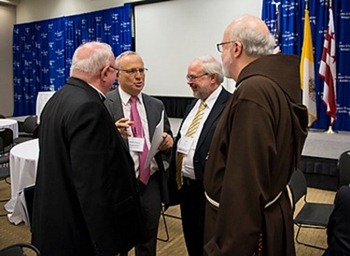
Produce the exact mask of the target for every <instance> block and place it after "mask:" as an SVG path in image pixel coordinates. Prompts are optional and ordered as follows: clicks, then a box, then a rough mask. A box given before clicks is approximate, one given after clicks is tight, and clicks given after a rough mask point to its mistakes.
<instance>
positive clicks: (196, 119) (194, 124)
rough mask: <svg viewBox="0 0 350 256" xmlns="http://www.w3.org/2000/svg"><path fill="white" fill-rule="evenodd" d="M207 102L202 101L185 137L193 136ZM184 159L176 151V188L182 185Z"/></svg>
mask: <svg viewBox="0 0 350 256" xmlns="http://www.w3.org/2000/svg"><path fill="white" fill-rule="evenodd" d="M206 106H207V104H206V103H205V102H204V101H202V102H201V104H200V106H199V108H198V111H197V113H196V115H195V116H194V118H193V120H192V123H191V125H190V126H189V127H188V130H187V132H186V135H185V136H186V137H193V135H195V134H196V131H197V129H198V126H199V124H200V122H201V120H202V118H203V115H204V111H205V108H206ZM183 159H184V154H183V153H177V154H176V184H177V187H178V189H180V188H181V187H182V183H183V181H182V162H183Z"/></svg>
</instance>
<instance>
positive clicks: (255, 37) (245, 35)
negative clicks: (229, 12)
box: [225, 15, 275, 56]
mask: <svg viewBox="0 0 350 256" xmlns="http://www.w3.org/2000/svg"><path fill="white" fill-rule="evenodd" d="M225 32H227V34H228V36H229V37H230V40H232V41H235V40H237V41H240V42H241V43H242V45H243V50H244V52H245V54H246V55H248V56H265V55H268V54H271V53H272V52H273V48H274V44H275V39H274V37H273V36H272V35H271V33H270V31H269V29H268V27H267V26H266V24H265V23H264V21H262V20H261V19H260V18H258V17H255V16H251V15H245V16H241V17H239V18H237V19H234V20H233V21H232V22H231V23H230V24H229V25H228V27H227V28H226V31H225Z"/></svg>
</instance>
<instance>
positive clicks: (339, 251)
mask: <svg viewBox="0 0 350 256" xmlns="http://www.w3.org/2000/svg"><path fill="white" fill-rule="evenodd" d="M327 235H328V238H327V240H328V249H327V250H326V252H325V253H324V254H323V255H325V256H349V255H350V187H349V186H342V187H341V188H340V189H339V190H338V192H337V194H336V196H335V200H334V210H333V212H332V215H331V217H330V218H329V223H328V227H327Z"/></svg>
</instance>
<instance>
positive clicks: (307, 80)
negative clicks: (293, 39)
mask: <svg viewBox="0 0 350 256" xmlns="http://www.w3.org/2000/svg"><path fill="white" fill-rule="evenodd" d="M300 81H301V89H302V90H303V104H304V105H305V106H306V107H307V109H308V113H309V123H308V126H309V127H310V126H311V125H312V124H313V122H315V121H316V120H317V111H316V92H315V65H314V54H313V47H312V36H311V29H310V15H309V10H307V9H305V21H304V41H303V48H302V53H301V60H300Z"/></svg>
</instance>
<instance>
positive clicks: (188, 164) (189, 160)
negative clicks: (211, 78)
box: [178, 86, 222, 180]
mask: <svg viewBox="0 0 350 256" xmlns="http://www.w3.org/2000/svg"><path fill="white" fill-rule="evenodd" d="M221 90H222V87H221V86H219V87H218V88H217V89H216V90H215V91H214V92H213V93H212V94H210V95H209V97H208V98H207V99H206V101H205V103H206V104H207V106H206V108H205V112H204V115H203V118H202V120H201V122H200V124H199V126H198V128H197V131H196V133H195V135H194V136H193V140H192V144H191V146H190V150H189V151H188V153H187V154H185V155H184V158H183V162H182V175H183V176H184V177H187V178H190V179H193V180H195V179H196V176H195V173H194V168H193V157H194V152H195V150H196V147H197V143H198V139H199V135H200V134H201V132H202V129H203V125H204V123H205V121H206V120H207V118H208V116H209V114H210V111H211V110H212V108H213V106H214V104H215V102H216V99H217V98H218V96H219V94H220V93H221ZM200 104H201V100H198V101H197V102H196V104H195V105H194V107H193V108H192V110H191V112H190V113H189V114H188V116H187V117H186V119H185V120H184V122H183V125H182V127H181V130H180V134H181V138H180V140H179V141H178V144H179V143H180V142H181V139H183V138H184V136H185V134H186V132H187V130H188V128H189V126H190V125H191V122H192V120H193V118H194V116H195V115H196V113H197V111H198V108H199V106H200Z"/></svg>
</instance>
